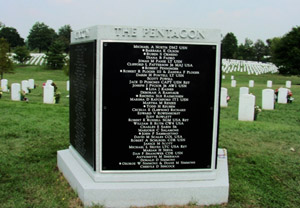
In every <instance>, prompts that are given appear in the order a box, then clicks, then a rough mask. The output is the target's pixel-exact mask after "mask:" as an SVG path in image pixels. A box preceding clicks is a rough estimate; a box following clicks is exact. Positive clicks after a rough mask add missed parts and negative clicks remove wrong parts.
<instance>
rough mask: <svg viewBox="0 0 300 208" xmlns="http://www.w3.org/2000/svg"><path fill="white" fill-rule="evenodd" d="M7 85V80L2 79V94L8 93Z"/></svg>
mask: <svg viewBox="0 0 300 208" xmlns="http://www.w3.org/2000/svg"><path fill="white" fill-rule="evenodd" d="M7 84H8V81H7V79H1V90H2V92H8V88H7Z"/></svg>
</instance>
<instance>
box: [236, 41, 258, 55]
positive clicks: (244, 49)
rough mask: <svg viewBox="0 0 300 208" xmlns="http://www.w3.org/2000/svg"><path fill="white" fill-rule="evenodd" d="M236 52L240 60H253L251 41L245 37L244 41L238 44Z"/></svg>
mask: <svg viewBox="0 0 300 208" xmlns="http://www.w3.org/2000/svg"><path fill="white" fill-rule="evenodd" d="M237 54H238V55H237V57H238V59H240V60H254V49H253V41H252V40H250V39H249V38H246V39H245V43H244V44H240V45H239V47H238V53H237Z"/></svg>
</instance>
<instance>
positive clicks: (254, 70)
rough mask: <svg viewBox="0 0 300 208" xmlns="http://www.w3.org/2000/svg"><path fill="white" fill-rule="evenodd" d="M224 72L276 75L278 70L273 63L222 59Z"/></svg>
mask: <svg viewBox="0 0 300 208" xmlns="http://www.w3.org/2000/svg"><path fill="white" fill-rule="evenodd" d="M222 71H223V72H225V73H229V72H247V73H248V74H256V75H259V74H264V73H276V72H278V68H277V67H276V66H275V65H274V64H272V63H261V62H256V61H244V60H234V59H222Z"/></svg>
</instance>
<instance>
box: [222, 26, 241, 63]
mask: <svg viewBox="0 0 300 208" xmlns="http://www.w3.org/2000/svg"><path fill="white" fill-rule="evenodd" d="M237 49H238V41H237V38H236V37H235V35H234V34H233V33H231V32H230V33H227V34H226V35H225V37H224V38H223V40H222V57H223V58H226V59H234V58H235V56H236V53H237Z"/></svg>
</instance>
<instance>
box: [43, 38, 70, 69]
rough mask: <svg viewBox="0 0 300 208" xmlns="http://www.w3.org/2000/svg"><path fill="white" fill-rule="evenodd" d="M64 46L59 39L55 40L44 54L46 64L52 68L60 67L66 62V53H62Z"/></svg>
mask: <svg viewBox="0 0 300 208" xmlns="http://www.w3.org/2000/svg"><path fill="white" fill-rule="evenodd" d="M63 50H64V46H63V43H62V42H61V41H60V40H56V41H54V42H53V43H52V45H51V46H50V48H49V52H48V53H47V54H46V60H47V65H48V66H49V67H50V68H52V69H62V68H63V67H64V65H65V63H66V60H65V59H66V55H64V54H63Z"/></svg>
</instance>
